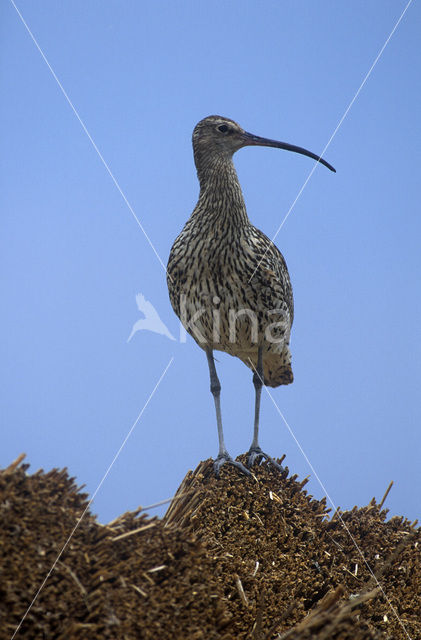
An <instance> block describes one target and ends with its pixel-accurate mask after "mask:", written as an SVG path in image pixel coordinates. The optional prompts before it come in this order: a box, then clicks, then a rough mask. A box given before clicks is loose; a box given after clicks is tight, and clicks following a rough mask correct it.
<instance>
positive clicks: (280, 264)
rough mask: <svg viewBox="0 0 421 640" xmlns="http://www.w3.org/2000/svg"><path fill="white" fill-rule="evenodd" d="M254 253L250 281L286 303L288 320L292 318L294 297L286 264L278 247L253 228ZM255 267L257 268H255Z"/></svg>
mask: <svg viewBox="0 0 421 640" xmlns="http://www.w3.org/2000/svg"><path fill="white" fill-rule="evenodd" d="M253 236H254V240H255V242H254V255H255V258H256V259H257V263H256V266H254V269H255V273H254V275H253V278H252V281H253V282H257V283H258V285H259V288H261V289H263V288H266V287H269V288H270V289H272V290H274V292H275V293H277V294H278V295H279V296H280V297H281V298H282V299H283V300H284V301H285V303H286V305H287V307H288V311H289V315H290V322H291V325H292V321H293V319H294V298H293V295H292V286H291V280H290V277H289V273H288V268H287V264H286V262H285V258H284V256H283V255H282V253H281V252H280V251H279V249H278V247H277V246H276V245H275V244H274V243H273V242H272V240H270V239H269V238H268V237H267V236H266V235H265V234H264V233H263V232H262V231H260V229H256V228H254V229H253ZM256 267H257V268H256Z"/></svg>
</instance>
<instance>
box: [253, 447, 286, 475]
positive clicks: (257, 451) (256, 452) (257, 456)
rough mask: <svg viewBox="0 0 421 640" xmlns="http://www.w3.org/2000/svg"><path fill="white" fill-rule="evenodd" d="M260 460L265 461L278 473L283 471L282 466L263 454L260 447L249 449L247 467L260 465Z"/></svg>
mask: <svg viewBox="0 0 421 640" xmlns="http://www.w3.org/2000/svg"><path fill="white" fill-rule="evenodd" d="M262 458H264V459H265V460H267V461H268V462H269V463H270V464H271V465H272V466H273V467H275V469H278V471H279V472H280V473H282V472H283V471H284V468H283V466H282V465H280V464H279V462H276V460H274V459H273V458H271V457H270V456H269V455H268V454H267V453H264V452H263V451H262V450H261V448H260V447H250V449H249V450H248V452H247V465H248V466H249V467H252V466H253V465H254V464H256V463H257V464H260V462H261V460H262Z"/></svg>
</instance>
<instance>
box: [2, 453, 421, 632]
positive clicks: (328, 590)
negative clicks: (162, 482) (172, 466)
mask: <svg viewBox="0 0 421 640" xmlns="http://www.w3.org/2000/svg"><path fill="white" fill-rule="evenodd" d="M27 468H28V466H27V465H20V464H18V463H14V464H13V465H11V466H10V467H9V468H8V469H6V470H4V471H2V472H0V518H1V530H0V619H1V625H0V638H1V639H3V638H4V639H7V640H10V639H11V638H12V636H13V634H14V633H15V631H16V629H17V627H18V625H19V624H20V623H21V626H20V627H19V629H18V631H17V633H16V636H15V637H16V638H17V639H18V638H26V639H30V638H48V639H50V638H55V639H56V638H57V639H63V640H64V639H66V640H67V639H69V638H70V639H72V638H75V639H79V638H80V639H86V640H90V639H94V638H95V639H99V638H101V640H102V639H107V638H112V639H119V640H120V639H122V640H132V639H133V640H134V639H136V640H137V639H143V638H148V639H149V638H150V639H154V640H166V639H170V638H171V640H175V639H180V640H181V639H189V640H190V639H191V640H201V639H203V640H205V639H206V640H212V639H217V638H218V639H219V638H220V639H224V640H228V639H240V638H245V639H246V638H250V639H254V640H263V639H267V640H271V639H272V640H274V639H278V640H279V639H281V638H282V639H284V638H289V639H291V640H292V639H293V640H298V639H299V640H304V639H305V638H306V639H307V638H317V639H318V640H321V639H330V638H335V639H348V640H351V639H352V640H363V639H375V638H379V639H380V638H383V639H386V638H394V639H395V638H402V639H404V638H405V639H406V640H407V638H408V637H410V638H412V639H414V640H415V638H417V637H420V635H421V615H420V614H421V595H420V584H421V567H420V544H419V542H420V537H421V534H420V530H419V529H416V528H415V523H413V524H412V525H411V523H410V522H409V521H407V520H404V519H403V518H401V517H399V518H398V517H394V518H391V519H390V520H388V521H386V520H385V518H386V514H387V511H386V510H382V505H381V504H380V505H377V504H376V502H375V501H374V500H372V502H371V503H370V504H369V505H368V506H367V507H363V508H361V509H357V508H356V507H355V508H354V509H353V510H352V511H349V512H343V513H342V512H341V513H335V514H334V516H333V517H332V518H331V519H329V516H328V515H327V513H328V510H327V509H326V503H325V501H324V500H321V501H318V500H315V499H313V498H312V497H311V496H309V495H307V494H306V492H305V490H303V486H304V484H305V481H303V482H301V483H300V482H297V480H296V478H295V477H291V478H288V477H287V473H284V474H279V473H278V472H276V471H274V470H272V469H271V468H270V467H268V466H267V465H266V464H263V465H261V466H260V467H256V468H255V470H254V473H255V479H248V478H245V477H244V476H241V475H239V474H238V472H237V471H236V470H235V469H234V468H229V467H223V468H222V470H221V475H220V477H219V479H216V478H215V477H214V476H213V473H212V464H211V461H206V462H202V463H200V464H199V466H198V468H197V469H196V471H195V472H194V473H192V472H189V473H188V474H187V476H186V478H185V479H184V481H183V482H182V484H181V486H180V488H179V490H178V493H177V496H176V498H175V499H174V500H173V502H172V504H171V505H170V508H169V509H168V512H167V514H166V516H165V518H164V519H163V520H159V519H157V518H149V517H148V516H147V515H146V514H144V513H142V511H141V510H138V511H136V512H133V513H125V514H123V515H122V516H120V517H119V518H118V519H116V520H114V521H113V522H111V523H110V524H108V525H107V526H103V525H101V524H99V523H98V522H97V521H96V520H95V518H94V517H93V516H92V515H90V513H89V512H88V511H86V507H87V496H86V495H84V494H82V493H81V492H80V491H79V490H78V489H77V487H76V486H75V484H74V481H73V480H72V479H70V478H69V477H68V475H67V473H66V471H57V470H53V471H51V472H49V473H44V472H42V471H39V472H37V473H35V474H33V475H28V474H27ZM81 516H83V517H82V518H81ZM72 532H73V535H72V537H71V539H70V541H69V536H70V534H71V533H72ZM65 545H66V546H65ZM63 547H65V548H64V551H63V553H62V554H61V556H60V557H59V559H58V560H57V557H58V555H59V553H60V552H61V551H62V549H63ZM54 563H55V564H54ZM53 565H54V568H53V570H52V571H51V569H52V567H53ZM50 571H51V573H50V574H49V572H50ZM48 574H49V575H48ZM47 575H48V579H47V580H46V581H45V579H46V577H47ZM44 581H45V584H44V586H42V585H43V583H44ZM41 586H42V589H41V591H40V592H39V593H38V591H39V589H40V587H41ZM37 593H38V595H37ZM36 595H37V597H36V599H35V601H34V602H33V604H32V606H31V608H30V609H29V611H28V607H29V606H30V605H31V603H32V601H33V600H34V597H35V596H36ZM25 614H26V615H25ZM23 616H25V617H24V619H23V621H22V618H23Z"/></svg>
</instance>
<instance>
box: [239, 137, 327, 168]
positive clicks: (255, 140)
mask: <svg viewBox="0 0 421 640" xmlns="http://www.w3.org/2000/svg"><path fill="white" fill-rule="evenodd" d="M243 140H244V146H257V147H276V148H277V149H285V150H286V151H294V153H301V155H303V156H308V157H309V158H313V160H317V162H320V163H321V164H324V166H325V167H327V168H328V169H330V170H331V171H333V172H334V173H336V169H334V168H333V167H332V165H331V164H329V163H328V162H326V160H323V158H321V157H320V156H316V154H315V153H312V152H311V151H308V150H307V149H303V147H296V146H295V145H294V144H288V142H278V140H270V138H261V137H260V136H255V135H253V134H252V133H248V132H247V131H244V134H243Z"/></svg>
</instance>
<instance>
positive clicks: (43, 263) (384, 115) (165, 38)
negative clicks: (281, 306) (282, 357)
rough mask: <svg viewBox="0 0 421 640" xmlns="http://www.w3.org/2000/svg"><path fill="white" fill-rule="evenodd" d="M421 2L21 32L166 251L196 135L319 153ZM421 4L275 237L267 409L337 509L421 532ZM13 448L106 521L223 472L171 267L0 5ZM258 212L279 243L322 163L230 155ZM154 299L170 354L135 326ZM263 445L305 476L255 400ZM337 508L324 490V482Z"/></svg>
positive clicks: (277, 155)
mask: <svg viewBox="0 0 421 640" xmlns="http://www.w3.org/2000/svg"><path fill="white" fill-rule="evenodd" d="M405 5H406V2H397V1H395V0H394V1H390V0H372V1H371V2H370V3H367V2H364V1H362V0H361V1H359V0H355V1H354V2H352V3H349V2H345V0H343V1H340V2H337V1H336V0H335V1H324V2H321V1H317V2H312V3H309V2H302V1H289V2H288V1H279V0H277V1H276V2H275V1H268V2H263V3H261V2H259V3H258V2H251V1H242V2H219V1H213V2H201V1H199V2H197V1H195V2H192V1H185V2H155V3H150V2H143V1H142V2H141V1H139V2H129V1H126V0H123V2H121V1H114V0H111V1H109V2H106V3H104V2H99V1H94V0H90V1H89V2H81V1H79V0H74V1H73V2H67V3H57V2H54V1H50V0H44V1H43V2H42V3H34V2H29V1H28V0H18V1H17V7H18V8H19V10H20V11H21V12H22V15H23V17H24V19H25V20H26V22H27V24H28V26H29V28H30V29H31V31H32V33H33V35H34V37H35V38H36V40H37V42H38V44H39V46H40V47H41V49H42V51H43V52H44V55H45V56H46V58H47V59H48V61H49V63H50V64H51V66H52V68H53V69H54V71H55V73H56V74H57V77H58V78H59V80H60V82H61V83H62V86H63V88H64V89H65V91H66V92H67V94H68V96H69V98H70V100H71V101H72V103H73V105H74V107H75V108H76V109H77V111H78V113H79V115H80V117H81V119H82V120H83V122H84V123H85V125H86V127H87V129H88V131H89V133H90V135H91V136H92V138H93V140H94V141H95V144H96V145H97V147H98V149H99V150H100V152H101V154H102V155H103V158H104V160H105V161H106V163H107V164H108V166H109V169H110V170H111V172H112V174H113V176H114V177H115V179H116V180H117V182H118V184H119V186H120V188H121V190H122V192H123V193H124V195H125V197H126V199H127V201H128V202H129V203H130V206H131V207H132V209H133V212H134V213H135V215H136V216H137V218H138V220H139V221H140V223H141V224H142V226H143V228H144V230H145V232H146V233H147V235H148V236H149V238H150V240H151V242H152V244H153V246H154V247H155V249H156V252H157V253H158V254H159V256H160V257H161V259H162V261H163V262H164V263H166V261H167V257H168V253H169V250H170V248H171V245H172V242H173V240H174V238H175V237H176V236H177V234H178V233H179V231H180V230H181V228H182V226H183V225H184V223H185V221H186V220H187V218H188V216H189V215H190V213H191V211H192V209H193V207H194V205H195V202H196V199H197V195H198V183H197V179H196V173H195V168H194V164H193V157H192V151H191V132H192V129H193V127H194V125H195V124H196V122H197V121H198V120H200V119H201V118H203V117H204V116H206V115H210V114H214V113H216V114H221V115H225V116H228V117H230V118H233V119H234V120H236V121H238V122H239V123H240V124H241V125H242V126H243V127H244V128H245V129H247V130H248V131H251V132H253V133H255V134H258V135H262V136H267V137H271V138H275V139H279V140H284V141H287V142H290V143H292V144H296V145H301V146H304V147H306V148H308V149H310V150H311V151H313V152H315V153H320V152H321V151H322V150H323V148H324V147H325V145H326V143H327V142H328V140H329V138H330V137H331V135H332V133H333V132H334V130H335V128H336V126H337V124H338V122H339V121H340V119H341V117H342V116H343V114H344V112H345V110H346V108H347V107H348V105H349V104H350V102H351V100H352V99H353V97H354V96H355V93H356V92H357V90H358V88H359V86H360V84H361V82H362V80H363V78H364V77H365V75H366V74H367V72H368V70H369V68H370V67H371V65H372V63H373V61H374V60H375V58H376V56H377V54H378V52H379V51H380V49H381V47H382V46H383V44H384V43H385V41H386V39H387V38H388V36H389V34H390V32H391V31H392V29H393V27H394V25H395V24H396V22H397V20H398V18H399V16H400V15H401V13H402V11H403V10H404V8H405ZM420 23H421V8H420V4H419V3H417V2H413V3H412V5H411V6H410V7H409V9H408V10H407V12H406V14H405V16H404V17H403V19H402V21H401V23H400V24H399V26H398V27H397V29H396V32H395V33H394V35H393V37H392V38H391V40H390V42H389V44H388V46H387V47H386V49H385V51H384V53H383V54H382V56H381V58H380V60H379V61H378V63H377V65H376V66H375V68H374V70H373V72H372V74H371V76H370V77H369V78H368V80H367V82H366V84H365V86H364V87H363V88H362V90H361V93H360V95H359V96H358V97H357V99H356V101H355V102H354V104H353V106H352V108H351V109H350V111H349V113H348V115H347V117H346V119H345V120H344V122H343V123H342V125H341V126H340V128H339V130H338V132H337V133H336V135H335V137H334V139H333V140H332V142H331V144H330V146H329V148H328V150H327V151H326V154H325V156H326V159H327V160H328V161H329V162H331V163H332V164H333V165H334V166H335V167H336V169H337V173H336V174H335V175H334V174H332V173H331V172H329V171H327V170H326V169H325V168H324V167H317V168H316V170H315V171H314V173H313V175H312V176H311V178H310V180H309V181H308V183H307V185H306V187H305V189H304V190H303V192H302V194H301V195H300V197H299V198H298V200H297V202H296V204H295V206H294V208H293V210H292V211H291V214H290V215H289V217H288V219H287V221H286V222H285V224H284V226H283V227H282V230H281V232H280V233H279V235H278V237H277V239H276V244H277V245H278V247H279V248H280V249H281V251H282V252H283V254H284V255H285V258H286V260H287V263H288V267H289V271H290V274H291V279H292V283H293V287H294V295H295V314H296V316H295V322H294V327H293V331H292V342H291V350H292V355H293V369H294V374H295V382H294V384H293V385H291V386H289V387H280V388H278V389H275V390H272V391H271V393H272V395H273V397H274V399H275V400H276V403H277V404H278V405H279V408H280V410H281V411H282V413H283V414H284V416H285V418H286V419H287V421H288V423H289V425H290V427H291V429H292V431H293V433H294V434H295V437H296V438H297V440H298V441H299V442H300V444H301V446H302V448H303V449H304V451H305V452H306V454H307V456H308V458H309V460H310V461H311V463H312V465H313V466H314V468H315V470H316V471H317V473H318V475H319V477H320V479H321V481H322V482H323V484H324V486H325V488H326V489H327V491H328V492H329V495H330V496H331V498H332V499H333V501H334V502H335V504H336V505H340V506H341V507H342V508H349V507H352V506H353V505H354V504H359V505H363V504H366V503H367V502H368V501H369V500H370V499H371V498H372V497H373V496H376V497H377V498H379V499H380V498H381V497H382V495H383V493H384V491H385V489H386V487H387V485H388V483H389V481H390V480H392V479H393V480H394V481H395V487H394V488H393V490H392V493H391V494H390V496H389V498H388V501H387V506H389V508H390V509H391V512H392V514H403V515H406V516H408V517H409V518H411V519H414V518H416V517H418V516H419V515H420V508H419V506H420V505H419V492H418V491H417V490H416V488H417V487H419V486H420V481H421V471H420V469H421V465H420V456H421V446H420V435H419V434H420V427H419V425H420V423H421V408H420V378H421V348H420V322H419V319H420V315H421V305H420V279H421V258H420V255H421V254H420V247H419V239H420V232H421V219H420V211H419V184H420V178H419V167H420V164H421V152H420V149H421V144H420V142H421V140H420V129H419V111H420V94H421V77H420V74H419V69H420V65H421V59H420V58H421V50H420V47H419V32H420V26H421V24H420ZM0 24H1V26H0V31H1V42H2V44H1V60H0V83H1V93H2V100H1V102H0V128H1V132H0V134H1V139H2V149H3V153H2V155H1V171H0V181H1V184H0V193H1V195H0V202H1V211H2V214H1V237H0V267H1V275H2V278H1V284H0V287H1V289H0V296H1V301H2V309H3V311H2V314H1V323H2V331H1V336H2V340H1V362H2V367H1V374H0V375H1V380H0V411H1V425H2V427H1V429H2V431H1V434H2V435H1V447H0V464H1V465H2V466H5V465H7V464H8V463H10V461H11V460H12V459H14V458H15V457H16V456H17V455H18V454H19V453H20V452H22V451H25V452H26V453H27V456H28V458H27V459H28V461H29V462H30V463H31V469H32V470H33V471H35V470H36V469H38V468H41V467H42V468H44V469H46V470H48V469H50V468H51V467H63V466H67V467H68V468H69V472H70V474H71V475H72V476H75V477H76V479H77V482H78V484H86V486H87V490H88V491H89V492H90V494H93V492H94V491H95V489H96V487H97V486H98V483H99V482H100V480H101V478H102V477H103V475H104V473H105V471H106V470H107V468H108V467H109V465H110V463H111V461H112V460H113V458H114V456H115V454H116V453H117V451H118V449H119V447H120V445H121V444H122V442H123V440H124V439H125V437H126V436H127V434H128V432H129V430H130V428H131V426H132V425H133V423H134V421H135V420H136V418H137V416H138V415H139V413H140V411H141V410H142V407H144V405H145V403H146V401H147V399H148V398H149V396H150V394H151V392H152V390H153V389H154V387H155V385H156V383H157V381H158V380H159V379H160V377H161V375H162V373H163V371H164V370H165V368H166V367H167V365H168V363H169V362H170V360H171V358H173V360H172V362H171V365H170V367H169V369H168V370H167V373H166V374H165V376H164V378H163V379H162V382H161V383H160V385H159V387H158V389H157V390H156V392H155V394H154V395H153V397H152V398H151V400H150V402H149V404H148V406H147V407H146V409H145V410H144V412H143V414H142V416H141V418H140V420H139V422H138V423H137V425H136V427H135V428H134V429H133V432H132V434H131V436H130V438H129V439H128V441H127V443H126V445H125V447H124V448H123V450H122V452H121V454H120V455H119V457H118V459H117V460H116V462H115V463H114V465H113V466H112V469H111V471H110V473H109V474H108V476H107V478H106V480H105V482H104V484H103V485H102V487H101V490H100V491H99V492H98V495H97V497H96V499H95V501H94V504H93V507H92V508H93V511H94V512H95V513H97V514H98V515H99V518H100V520H101V521H103V522H106V521H107V520H110V519H112V518H114V517H116V516H117V515H118V514H120V513H122V512H123V511H126V510H128V509H133V508H135V507H137V506H138V505H139V504H143V505H145V504H149V503H152V502H156V501H159V500H161V499H164V498H167V497H169V496H171V495H172V494H173V493H174V492H175V490H176V489H177V487H178V485H179V483H180V481H181V480H182V478H183V477H184V475H185V473H186V472H187V470H188V469H191V468H194V467H195V466H196V465H197V464H198V462H199V461H200V460H202V459H205V458H207V457H209V456H215V455H216V453H217V434H216V424H215V417H214V408H213V401H212V397H211V395H210V393H209V381H208V370H207V363H206V358H205V355H204V353H203V352H202V351H201V350H200V349H199V348H198V347H197V345H196V344H195V343H194V342H193V340H192V339H190V338H188V339H187V341H186V342H180V341H179V324H178V321H177V318H176V317H175V315H174V313H173V311H172V309H171V306H170V303H169V300H168V296H167V289H166V283H165V272H164V269H163V268H162V266H161V264H160V262H159V260H158V259H157V257H156V255H155V254H154V252H153V251H152V249H151V247H150V245H149V244H148V242H147V240H146V238H145V236H144V234H143V233H142V231H141V229H140V228H139V226H138V224H137V222H136V220H135V218H134V216H133V215H132V213H131V211H130V210H129V208H128V206H127V204H126V203H125V201H124V199H123V197H122V195H121V194H120V193H119V191H118V189H117V188H116V185H115V184H114V182H113V180H112V179H111V177H110V175H109V173H108V172H107V170H106V168H105V167H104V165H103V163H102V162H101V160H100V158H99V157H98V154H97V153H96V151H95V149H94V148H93V146H92V144H91V142H90V141H89V139H88V137H87V135H86V133H85V132H84V131H83V129H82V127H81V124H80V123H79V122H78V120H77V118H76V117H75V114H74V113H73V112H72V110H71V108H70V106H69V104H68V103H67V102H66V99H65V98H64V96H63V94H62V92H61V91H60V89H59V87H58V85H57V83H56V81H55V80H54V78H53V76H52V74H51V72H50V70H49V69H48V67H47V65H46V63H45V62H44V60H43V59H42V57H41V55H40V53H39V51H38V50H37V49H36V47H35V45H34V43H33V41H32V40H31V38H30V36H29V34H28V32H27V31H26V29H25V27H24V25H23V24H22V22H21V20H20V18H19V16H18V14H17V12H16V10H15V8H14V7H13V5H12V4H11V3H10V2H8V1H7V0H6V1H5V2H3V3H2V4H1V8H0ZM235 164H236V167H237V171H238V174H239V178H240V182H241V184H242V187H243V192H244V196H245V200H246V203H247V208H248V213H249V217H250V218H251V220H252V222H253V223H254V224H255V225H256V226H258V227H259V228H260V229H262V230H263V231H264V232H265V233H266V234H267V235H269V236H273V234H274V233H275V231H276V230H277V228H278V227H279V225H280V223H281V222H282V220H283V218H284V217H285V214H286V213H287V211H288V210H289V208H290V206H291V204H292V203H293V202H294V200H295V198H296V196H297V194H298V193H299V191H300V189H301V187H302V185H303V184H304V182H305V180H306V179H307V177H308V175H309V173H310V171H311V170H312V168H313V163H312V161H311V160H310V159H309V158H305V157H302V156H297V155H296V154H291V153H287V152H283V151H280V150H277V149H260V148H247V149H243V150H241V151H240V152H238V154H237V155H236V156H235ZM137 293H142V294H143V295H144V297H145V298H146V299H147V300H148V301H150V302H151V303H152V304H153V306H154V308H155V309H156V310H157V312H158V313H159V316H160V317H161V319H162V321H163V322H164V323H165V325H166V326H167V327H168V329H169V331H170V332H171V333H172V334H173V335H174V336H175V337H176V338H177V340H175V341H171V340H170V339H168V338H167V337H165V336H163V335H159V334H156V333H152V332H149V331H138V332H137V333H135V335H134V336H133V337H132V339H131V340H130V342H127V339H128V337H129V335H130V333H131V331H132V327H133V325H134V323H135V322H136V321H137V320H139V319H140V318H141V314H140V312H139V310H138V308H137V305H136V297H135V296H136V294H137ZM217 358H218V362H217V367H218V373H219V377H220V379H221V383H222V411H223V421H224V427H225V437H226V443H227V446H228V449H229V451H230V453H231V454H232V455H237V454H239V453H242V452H244V451H246V450H247V449H248V447H249V445H250V442H251V437H252V422H253V402H254V389H253V385H252V382H251V373H250V372H249V370H248V369H247V368H246V367H245V366H244V365H243V364H242V363H241V362H240V361H239V360H236V359H233V358H231V357H230V356H228V355H225V354H218V356H217ZM261 444H262V447H263V448H264V449H266V450H268V452H270V453H271V454H272V455H273V456H280V455H282V454H283V453H285V454H286V456H287V457H286V463H287V464H288V466H289V468H290V470H291V472H293V473H298V474H299V475H300V477H304V476H306V475H308V474H309V473H311V470H310V469H309V467H308V464H307V462H306V460H305V458H304V457H303V455H302V453H301V452H300V450H299V448H298V447H297V444H296V442H295V440H294V438H293V437H292V436H291V434H290V433H289V431H288V430H287V428H286V427H285V424H284V423H283V421H282V419H281V418H280V416H279V414H278V413H277V410H276V408H275V407H274V406H273V404H272V402H271V400H270V398H269V397H268V396H267V394H266V393H265V392H263V406H262V418H261ZM309 490H310V492H311V493H313V494H314V495H316V496H317V497H321V496H322V495H324V491H323V490H322V488H321V487H320V485H319V483H318V482H317V480H316V478H315V477H314V474H312V476H311V482H310V485H309Z"/></svg>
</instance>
